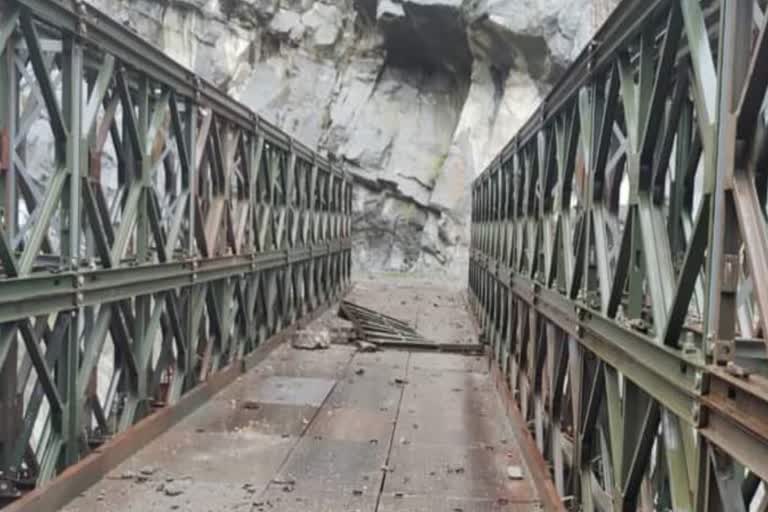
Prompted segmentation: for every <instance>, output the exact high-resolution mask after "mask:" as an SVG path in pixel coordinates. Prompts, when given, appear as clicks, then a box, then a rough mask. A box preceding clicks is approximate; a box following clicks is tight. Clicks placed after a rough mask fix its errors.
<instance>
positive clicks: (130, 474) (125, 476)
mask: <svg viewBox="0 0 768 512" xmlns="http://www.w3.org/2000/svg"><path fill="white" fill-rule="evenodd" d="M134 478H136V472H135V471H123V472H122V473H120V474H119V475H118V476H117V480H133V479H134Z"/></svg>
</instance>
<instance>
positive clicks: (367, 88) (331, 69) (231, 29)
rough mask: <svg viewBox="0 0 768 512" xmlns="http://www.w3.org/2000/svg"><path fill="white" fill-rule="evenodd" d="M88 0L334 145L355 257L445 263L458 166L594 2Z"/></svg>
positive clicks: (483, 149) (311, 140)
mask: <svg viewBox="0 0 768 512" xmlns="http://www.w3.org/2000/svg"><path fill="white" fill-rule="evenodd" d="M91 2H92V3H94V4H95V5H96V6H97V7H100V8H102V9H103V10H105V11H107V12H109V13H110V14H111V15H112V16H114V17H115V18H116V19H117V20H118V21H120V22H121V23H123V24H125V25H126V26H127V27H129V28H130V29H131V30H134V31H135V32H137V33H138V34H140V35H142V36H143V37H145V38H147V39H148V40H149V41H150V42H152V43H153V44H155V45H157V46H159V47H160V48H162V49H163V50H164V51H165V52H167V53H168V54H169V55H170V56H172V57H173V58H174V59H176V60H178V61H179V62H181V63H182V64H184V65H185V66H187V67H190V68H192V69H193V70H194V71H196V72H198V73H200V74H201V75H202V76H203V77H205V78H206V79H209V80H211V81H213V82H214V83H215V84H217V85H218V86H219V87H221V88H222V89H224V90H226V91H228V92H229V93H230V94H232V95H233V96H235V97H237V98H238V99H240V100H241V101H243V102H244V103H246V104H247V105H249V106H250V108H252V109H253V110H255V111H258V112H259V113H260V114H261V115H263V116H264V117H265V118H267V119H269V120H271V121H272V122H274V123H276V124H277V125H279V126H280V127H281V128H283V129H285V130H286V131H288V132H290V133H291V134H292V135H293V136H295V137H297V138H298V139H300V140H302V141H303V142H304V143H305V144H307V145H309V146H311V147H316V148H318V149H319V150H320V151H330V152H332V153H334V154H335V155H337V156H338V157H340V159H341V160H342V162H344V163H345V165H346V166H347V168H348V170H350V171H351V172H352V173H353V174H354V175H355V176H356V177H357V178H358V179H357V182H358V186H357V188H356V190H355V218H354V226H353V227H354V230H355V235H354V236H355V239H354V243H353V252H354V258H355V263H356V264H358V265H360V266H362V267H364V268H366V269H370V270H377V269H379V270H428V271H434V270H440V271H445V272H448V273H450V274H451V275H463V274H464V273H465V271H466V268H465V265H466V261H467V250H466V246H467V243H468V238H469V229H468V225H467V224H468V208H469V186H470V183H471V181H472V179H473V178H474V177H475V176H476V175H477V174H479V173H480V172H481V171H482V170H483V169H484V168H485V166H487V165H488V163H489V162H490V160H491V159H492V157H493V156H494V155H495V154H496V153H497V152H498V151H499V150H500V149H501V148H502V147H503V146H504V144H505V143H506V142H507V141H508V140H509V139H510V137H511V136H512V135H513V134H514V133H515V131H516V130H517V129H518V128H519V127H520V126H521V125H522V124H523V123H524V122H525V120H526V119H527V117H528V116H529V115H530V113H531V112H532V111H533V110H534V109H535V107H536V105H537V104H538V103H539V101H540V100H541V98H542V97H543V96H544V94H546V91H547V90H549V88H550V87H551V85H552V83H553V81H554V80H555V78H556V77H557V76H558V74H559V73H560V72H562V70H563V69H564V68H565V66H567V64H568V63H569V62H570V61H571V60H572V59H573V58H574V57H575V56H576V55H577V54H578V52H579V51H580V49H581V48H582V47H583V46H584V45H585V44H586V42H587V41H588V39H589V37H590V35H591V32H592V19H593V14H594V15H595V16H597V15H599V16H600V17H601V18H604V17H605V16H606V15H607V13H605V12H602V11H601V12H599V13H598V12H594V11H593V8H592V3H593V0H335V1H334V0H184V1H179V2H157V1H155V0H91ZM600 4H601V8H603V10H604V5H603V4H605V1H604V0H603V1H601V2H600ZM30 133H31V135H30V140H29V141H28V142H27V145H26V152H27V155H28V158H29V162H28V163H29V165H28V166H27V168H29V169H34V174H33V176H31V177H32V179H33V180H34V181H36V182H38V183H44V182H45V181H46V179H47V175H49V174H50V172H51V171H52V169H51V166H52V163H51V162H50V161H45V160H44V159H43V160H41V157H39V156H38V155H44V154H51V151H50V148H51V147H52V142H51V141H52V138H51V135H50V133H48V132H46V130H45V127H44V123H41V125H40V126H38V125H37V124H34V125H33V129H32V131H31V132H30ZM108 151H109V150H108ZM105 158H106V160H107V164H106V165H105V166H104V168H103V170H102V172H103V175H104V176H108V177H109V176H111V177H114V176H115V175H116V171H115V169H114V167H115V166H114V155H111V154H110V153H108V154H107V155H106V156H105ZM110 161H111V162H112V164H109V163H108V162H110ZM110 166H111V167H110ZM106 179H108V180H111V179H112V178H106Z"/></svg>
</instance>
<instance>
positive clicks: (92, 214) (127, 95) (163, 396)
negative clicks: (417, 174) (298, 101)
mask: <svg viewBox="0 0 768 512" xmlns="http://www.w3.org/2000/svg"><path fill="white" fill-rule="evenodd" d="M41 131H42V132H48V133H49V134H50V138H51V140H52V141H53V143H52V144H50V145H49V147H47V146H44V147H41V145H40V144H39V138H40V133H41ZM41 168H47V169H48V170H49V171H50V172H49V173H48V175H47V176H45V175H41V172H40V170H41ZM0 208H2V210H0V211H1V215H0V406H1V407H2V411H1V412H2V414H0V470H1V471H2V473H0V474H1V475H2V476H3V482H2V483H3V485H1V486H0V489H2V490H3V491H4V495H5V497H12V496H13V495H14V493H15V492H16V491H17V490H18V488H20V487H24V486H34V485H39V484H40V483H42V482H45V481H47V480H49V479H50V478H52V477H53V476H54V475H56V474H57V473H58V472H60V471H61V470H62V469H63V468H65V467H67V466H69V465H71V464H73V463H75V462H77V461H78V460H79V459H80V458H81V457H82V456H83V455H85V454H86V453H88V452H89V451H90V450H91V449H92V448H93V447H94V446H95V445H97V444H99V443H101V442H103V441H104V440H106V439H108V438H109V437H110V436H112V435H113V434H116V433H118V432H120V431H124V430H126V429H129V428H130V427H131V425H133V424H135V423H136V422H137V421H138V420H140V419H141V418H143V417H146V416H147V415H148V414H150V413H152V412H153V411H154V410H157V408H158V407H163V406H169V405H173V404H174V403H176V402H178V401H179V400H180V399H181V398H182V397H183V396H185V395H186V394H187V393H188V392H190V391H191V390H193V389H195V388H196V387H197V386H198V385H199V384H201V383H204V382H206V381H208V380H209V379H210V378H211V376H214V375H215V374H217V373H219V372H222V371H229V369H230V368H232V367H233V366H237V365H240V364H241V361H243V360H244V358H245V357H246V356H247V355H248V354H250V353H251V352H253V351H254V350H255V349H256V347H257V346H259V345H260V343H262V342H263V341H264V340H266V339H267V338H270V337H272V336H273V335H275V334H276V333H278V332H279V331H281V330H283V329H285V328H286V327H288V326H291V325H292V324H295V323H296V322H297V321H299V320H300V319H302V318H305V317H308V315H309V314H310V313H314V312H315V310H316V309H317V308H318V307H320V306H321V305H324V304H327V303H328V301H331V300H334V299H336V298H338V297H340V296H341V295H342V294H343V292H344V291H345V290H346V288H347V286H348V284H349V277H350V265H351V259H350V250H351V246H350V229H351V208H352V185H351V180H350V179H349V177H348V176H347V175H346V174H345V173H343V172H341V171H340V170H339V169H337V168H336V167H335V166H334V165H332V163H331V162H329V161H328V160H327V159H326V158H324V157H321V156H319V155H318V154H316V153H315V152H313V151H311V150H309V149H308V148H307V147H306V146H303V145H302V144H301V143H299V142H298V141H295V140H293V139H292V138H291V137H290V136H288V135H287V134H285V133H283V132H282V131H280V130H279V129H277V128H276V127H274V126H272V125H271V124H269V123H268V122H266V121H264V120H263V119H261V118H259V117H258V116H257V115H255V114H254V113H252V112H251V111H250V110H249V109H248V108H247V107H245V106H244V105H241V104H239V103H237V102H236V101H234V100H232V99H231V98H229V97H228V96H226V95H225V94H223V93H221V92H219V91H218V90H217V89H216V87H214V86H213V85H211V84H209V83H207V82H205V81H204V80H202V79H200V78H199V77H197V76H195V75H194V74H193V73H191V72H190V71H188V70H186V69H184V68H183V67H182V66H180V65H178V64H176V63H175V62H174V61H173V60H172V59H170V58H168V57H166V56H165V55H163V54H162V52H160V51H158V50H157V49H155V48H154V47H152V46H151V45H149V44H147V43H146V42H144V41H142V40H141V39H140V38H139V37H137V36H136V35H135V34H133V33H132V32H131V31H129V30H128V29H126V28H125V27H123V26H121V25H120V24H118V23H117V22H115V21H113V20H111V19H110V18H109V17H108V16H106V15H105V14H102V13H100V12H99V11H97V10H96V9H93V8H92V7H90V6H88V5H87V4H85V3H82V2H79V1H70V0H62V1H54V0H18V1H12V0H0Z"/></svg>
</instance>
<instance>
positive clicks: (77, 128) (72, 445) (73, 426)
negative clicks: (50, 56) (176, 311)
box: [61, 36, 85, 465]
mask: <svg viewBox="0 0 768 512" xmlns="http://www.w3.org/2000/svg"><path fill="white" fill-rule="evenodd" d="M63 43H64V52H63V63H64V65H63V92H62V98H63V105H62V106H63V115H64V122H65V123H66V126H67V132H68V135H67V141H66V148H65V157H64V158H65V162H64V165H65V166H66V170H67V174H68V179H67V186H66V187H65V189H64V192H63V196H62V229H61V242H62V243H61V249H62V250H61V255H62V258H63V260H64V262H65V266H66V267H68V268H70V269H72V270H73V271H75V272H77V270H78V268H79V265H80V233H81V228H80V211H81V205H80V172H81V162H82V158H83V154H82V152H83V149H84V147H85V146H84V144H83V142H82V140H81V118H82V99H83V89H82V83H83V50H82V47H81V46H80V43H79V41H77V40H76V39H75V37H74V36H67V37H65V39H64V42H63ZM77 280H78V284H81V282H80V279H79V278H77ZM76 299H77V302H78V304H77V305H76V307H75V308H74V309H73V310H72V313H71V314H72V320H71V322H70V324H69V332H68V336H67V338H66V350H65V353H64V360H63V364H62V365H61V370H62V374H63V375H62V378H61V385H63V389H62V391H63V393H62V396H63V397H64V400H65V402H66V410H65V414H64V420H65V424H64V429H63V433H64V436H63V437H64V463H65V464H67V465H69V464H73V463H75V462H76V461H77V460H78V458H79V456H80V436H81V432H80V428H81V413H82V405H83V404H82V397H80V396H78V386H77V374H78V368H79V357H80V330H81V327H82V315H83V308H82V307H80V305H79V302H80V301H81V300H82V297H81V296H80V295H79V294H78V296H77V298H76Z"/></svg>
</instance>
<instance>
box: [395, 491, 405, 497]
mask: <svg viewBox="0 0 768 512" xmlns="http://www.w3.org/2000/svg"><path fill="white" fill-rule="evenodd" d="M402 497H403V493H401V492H396V493H395V498H402Z"/></svg>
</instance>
